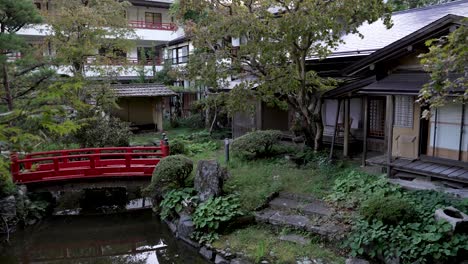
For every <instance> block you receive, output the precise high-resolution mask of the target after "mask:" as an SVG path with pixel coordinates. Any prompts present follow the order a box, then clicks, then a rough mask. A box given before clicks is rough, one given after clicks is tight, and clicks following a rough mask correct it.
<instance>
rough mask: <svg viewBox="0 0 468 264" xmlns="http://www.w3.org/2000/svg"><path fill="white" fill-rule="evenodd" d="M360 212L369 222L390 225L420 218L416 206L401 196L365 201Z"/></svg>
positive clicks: (379, 196) (375, 197) (378, 196)
mask: <svg viewBox="0 0 468 264" xmlns="http://www.w3.org/2000/svg"><path fill="white" fill-rule="evenodd" d="M360 212H361V214H362V215H363V216H364V218H365V219H367V220H378V221H381V222H383V223H384V224H388V225H395V224H398V223H399V222H405V223H406V222H411V221H412V220H415V219H417V218H418V217H417V214H416V211H415V209H414V206H413V205H412V204H411V203H410V202H409V201H408V199H406V198H403V197H401V195H391V196H382V195H379V194H377V195H374V196H372V197H370V198H369V199H368V200H366V201H364V203H363V204H362V206H361V210H360Z"/></svg>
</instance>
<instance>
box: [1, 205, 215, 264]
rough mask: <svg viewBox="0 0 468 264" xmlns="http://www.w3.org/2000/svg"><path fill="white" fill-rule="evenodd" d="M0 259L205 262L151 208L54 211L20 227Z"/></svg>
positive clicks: (134, 263) (122, 263) (138, 263)
mask: <svg viewBox="0 0 468 264" xmlns="http://www.w3.org/2000/svg"><path fill="white" fill-rule="evenodd" d="M0 263H2V264H8V263H99V264H101V263H102V264H104V263H109V264H110V263H117V264H127V263H128V264H144V263H148V264H157V263H161V264H162V263H194V264H198V263H200V264H201V263H208V262H207V261H205V260H204V259H203V258H202V257H201V256H200V255H199V254H198V253H197V251H196V250H195V249H193V248H191V247H190V246H188V245H186V244H184V242H182V241H180V240H177V239H175V238H174V236H173V234H172V233H171V231H170V230H169V229H168V227H167V226H166V225H165V224H164V223H162V222H161V221H160V220H159V218H158V217H157V216H153V215H152V212H151V210H136V211H129V212H124V213H118V214H93V215H56V216H52V217H49V218H48V219H46V220H43V221H42V222H40V223H38V224H36V225H34V226H31V227H29V228H26V229H25V230H19V231H17V232H16V233H14V234H13V235H12V236H11V237H10V246H5V247H3V248H0Z"/></svg>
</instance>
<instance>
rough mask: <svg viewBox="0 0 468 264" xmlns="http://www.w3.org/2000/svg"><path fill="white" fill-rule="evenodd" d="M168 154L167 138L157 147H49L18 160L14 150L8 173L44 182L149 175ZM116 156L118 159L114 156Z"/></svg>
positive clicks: (23, 179)
mask: <svg viewBox="0 0 468 264" xmlns="http://www.w3.org/2000/svg"><path fill="white" fill-rule="evenodd" d="M136 151H142V152H136ZM86 152H87V153H86ZM168 155H169V145H168V143H167V138H165V139H163V140H161V145H160V146H158V147H105V148H83V149H65V150H53V151H44V152H36V153H30V154H27V155H25V157H24V158H22V159H19V158H18V154H17V153H12V154H11V172H12V176H13V180H14V182H21V183H28V182H44V181H50V180H54V179H56V178H57V177H59V178H60V179H77V178H84V177H86V178H89V177H109V176H110V177H113V176H132V174H135V173H136V174H137V175H138V176H151V175H152V172H153V170H154V167H155V166H156V165H157V164H158V163H159V161H160V160H161V158H164V157H167V156H168ZM116 157H118V158H117V159H115V158H116ZM72 159H75V160H72ZM33 165H34V166H35V167H34V169H33ZM22 168H24V169H23V170H22Z"/></svg>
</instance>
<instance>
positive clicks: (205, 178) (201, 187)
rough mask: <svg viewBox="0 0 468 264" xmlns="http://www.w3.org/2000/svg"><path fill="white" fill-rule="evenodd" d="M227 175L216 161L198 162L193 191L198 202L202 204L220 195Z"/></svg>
mask: <svg viewBox="0 0 468 264" xmlns="http://www.w3.org/2000/svg"><path fill="white" fill-rule="evenodd" d="M227 177H228V173H227V171H226V169H224V168H222V167H221V165H220V164H219V162H217V161H216V160H200V161H199V162H198V166H197V173H196V174H195V190H196V191H197V192H198V195H199V197H200V201H202V202H204V201H206V200H208V199H209V198H210V197H216V196H219V195H221V194H222V191H223V183H224V181H225V180H226V179H227Z"/></svg>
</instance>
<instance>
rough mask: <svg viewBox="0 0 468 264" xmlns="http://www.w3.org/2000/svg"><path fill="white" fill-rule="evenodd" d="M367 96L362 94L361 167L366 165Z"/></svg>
mask: <svg viewBox="0 0 468 264" xmlns="http://www.w3.org/2000/svg"><path fill="white" fill-rule="evenodd" d="M368 123H369V98H368V97H367V95H366V96H364V122H363V125H362V129H363V132H364V142H363V144H362V161H361V165H362V166H363V167H365V166H366V159H367V132H368V129H369V124H368Z"/></svg>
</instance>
